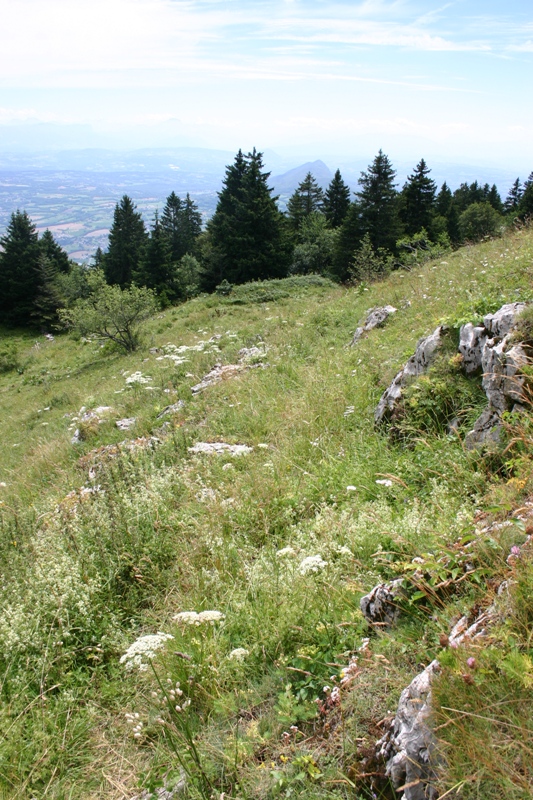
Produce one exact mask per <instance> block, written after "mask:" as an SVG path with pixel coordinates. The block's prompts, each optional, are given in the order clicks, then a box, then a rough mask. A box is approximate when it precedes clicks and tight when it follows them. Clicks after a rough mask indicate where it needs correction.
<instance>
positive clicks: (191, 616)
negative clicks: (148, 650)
mask: <svg viewBox="0 0 533 800" xmlns="http://www.w3.org/2000/svg"><path fill="white" fill-rule="evenodd" d="M174 619H175V620H176V622H179V623H180V624H182V625H203V623H204V622H208V623H209V622H210V623H212V624H214V623H215V622H222V620H223V619H224V614H223V613H222V612H221V611H200V613H198V612H197V611H180V613H179V614H175V616H174Z"/></svg>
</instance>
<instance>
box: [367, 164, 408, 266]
mask: <svg viewBox="0 0 533 800" xmlns="http://www.w3.org/2000/svg"><path fill="white" fill-rule="evenodd" d="M395 177H396V172H395V171H394V169H393V167H392V164H391V162H390V161H389V159H388V157H387V156H386V155H385V154H384V153H383V151H382V150H380V151H379V153H378V154H377V156H376V157H375V158H374V161H373V162H372V164H371V165H370V166H369V167H368V170H367V171H366V172H362V173H361V177H360V178H359V185H360V186H361V189H360V191H359V192H358V204H359V207H360V214H361V223H362V228H363V234H365V233H368V235H369V237H370V242H371V244H372V247H373V248H374V250H376V251H377V250H379V249H380V248H383V249H384V250H388V251H390V252H394V251H395V249H396V242H397V240H398V239H399V238H400V236H401V235H402V232H403V228H402V223H401V221H400V217H399V206H398V192H397V191H396V188H395V183H394V178H395Z"/></svg>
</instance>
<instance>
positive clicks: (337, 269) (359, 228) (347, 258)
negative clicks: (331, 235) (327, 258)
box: [332, 202, 365, 283]
mask: <svg viewBox="0 0 533 800" xmlns="http://www.w3.org/2000/svg"><path fill="white" fill-rule="evenodd" d="M364 235H365V230H364V228H363V221H362V216H361V206H360V204H359V203H358V202H354V203H350V206H349V208H348V213H347V214H346V216H345V217H344V221H343V223H342V225H341V227H340V229H339V237H338V239H337V243H336V246H335V253H334V257H333V268H332V272H333V274H334V276H335V278H336V279H337V280H339V281H341V283H343V282H344V281H346V280H348V279H349V278H350V277H351V267H352V264H353V257H354V252H355V251H356V250H358V249H359V247H360V245H361V242H362V241H363V238H364Z"/></svg>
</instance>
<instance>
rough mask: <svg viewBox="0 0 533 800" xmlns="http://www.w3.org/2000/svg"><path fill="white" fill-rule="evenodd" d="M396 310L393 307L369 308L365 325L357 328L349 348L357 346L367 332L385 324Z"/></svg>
mask: <svg viewBox="0 0 533 800" xmlns="http://www.w3.org/2000/svg"><path fill="white" fill-rule="evenodd" d="M397 310H398V309H397V308H394V306H380V307H378V308H371V309H370V311H369V312H368V314H367V317H366V320H365V323H364V325H363V326H362V327H360V328H357V330H356V331H355V333H354V335H353V339H352V341H351V342H350V346H351V347H353V346H354V344H357V342H358V341H359V339H360V338H361V336H363V335H364V334H365V333H368V331H371V330H372V329H373V328H380V327H381V326H382V325H384V324H385V322H386V321H387V319H388V318H389V317H390V315H391V314H396V312H397Z"/></svg>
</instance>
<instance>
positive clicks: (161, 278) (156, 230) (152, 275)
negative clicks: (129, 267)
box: [133, 211, 178, 306]
mask: <svg viewBox="0 0 533 800" xmlns="http://www.w3.org/2000/svg"><path fill="white" fill-rule="evenodd" d="M175 272H176V269H175V266H174V264H173V261H172V256H171V249H170V244H169V242H168V240H167V238H166V237H165V235H164V232H163V228H162V225H161V223H160V221H159V215H158V213H157V211H156V212H155V217H154V224H153V226H152V230H151V231H150V237H149V239H148V240H147V242H146V245H145V247H144V250H143V252H142V254H141V256H140V259H139V265H138V267H137V269H136V271H135V272H134V275H133V277H134V279H135V283H137V284H138V285H140V286H146V287H147V288H148V289H153V290H154V291H155V293H156V294H157V296H158V297H159V298H160V299H161V302H162V304H163V305H164V306H167V305H169V304H170V303H171V302H173V301H174V300H176V299H177V294H178V292H177V289H176V285H175Z"/></svg>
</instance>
